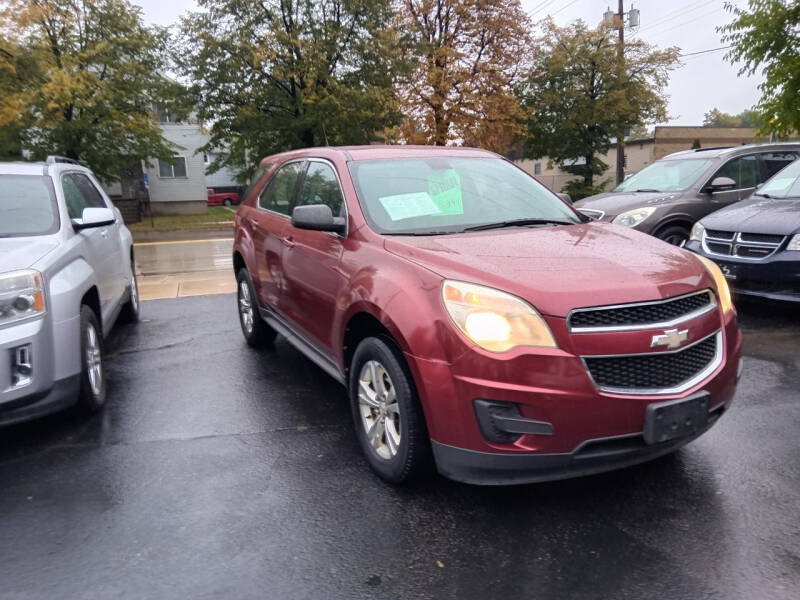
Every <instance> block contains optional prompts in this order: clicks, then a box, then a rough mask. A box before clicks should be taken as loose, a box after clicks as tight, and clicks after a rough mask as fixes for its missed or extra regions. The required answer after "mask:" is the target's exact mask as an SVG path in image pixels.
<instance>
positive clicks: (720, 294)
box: [695, 254, 733, 314]
mask: <svg viewBox="0 0 800 600" xmlns="http://www.w3.org/2000/svg"><path fill="white" fill-rule="evenodd" d="M695 256H696V257H697V258H699V259H700V261H701V262H702V263H703V266H704V267H705V268H706V270H707V271H708V273H709V275H711V277H713V278H714V283H715V284H716V285H717V302H719V307H720V308H721V309H722V312H723V314H728V313H729V312H730V311H731V310H733V298H731V288H730V286H729V285H728V280H727V279H725V275H723V274H722V271H721V270H720V268H719V267H718V266H717V264H716V263H715V262H713V261H711V260H708V259H707V258H706V257H705V256H700V255H699V254H695Z"/></svg>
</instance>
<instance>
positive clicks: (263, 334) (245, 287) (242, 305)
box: [236, 268, 278, 348]
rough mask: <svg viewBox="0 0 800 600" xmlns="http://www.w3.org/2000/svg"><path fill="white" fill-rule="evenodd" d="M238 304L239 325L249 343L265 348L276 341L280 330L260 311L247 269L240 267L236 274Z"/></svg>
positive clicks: (255, 346) (252, 345)
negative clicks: (268, 321)
mask: <svg viewBox="0 0 800 600" xmlns="http://www.w3.org/2000/svg"><path fill="white" fill-rule="evenodd" d="M236 284H237V285H236V304H237V306H238V308H239V311H238V312H239V325H240V326H241V327H242V335H244V339H245V341H246V342H247V344H248V345H249V346H251V347H253V348H263V347H265V346H268V345H270V344H272V342H274V341H275V336H277V335H278V332H277V331H275V330H274V329H273V328H272V327H270V326H269V325H267V324H266V323H265V322H264V319H262V318H261V315H260V314H259V312H258V302H257V301H256V293H255V291H254V290H253V282H252V281H250V275H249V274H248V273H247V269H245V268H241V269H239V273H238V274H237V275H236Z"/></svg>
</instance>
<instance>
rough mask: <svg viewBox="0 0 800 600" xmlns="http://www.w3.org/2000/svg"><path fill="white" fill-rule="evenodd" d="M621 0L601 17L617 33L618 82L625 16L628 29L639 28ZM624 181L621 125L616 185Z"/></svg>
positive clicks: (622, 68) (622, 72)
mask: <svg viewBox="0 0 800 600" xmlns="http://www.w3.org/2000/svg"><path fill="white" fill-rule="evenodd" d="M623 4H624V2H623V0H619V4H618V6H617V12H616V13H613V12H611V8H610V7H609V9H608V10H607V11H606V13H605V14H604V15H603V22H604V23H605V24H606V26H607V27H609V28H610V29H616V30H617V31H618V32H619V41H618V42H617V78H618V79H619V81H624V80H625V73H626V69H625V25H626V23H625V15H626V14H627V16H628V23H627V25H628V26H629V27H638V26H639V11H638V10H637V9H635V8H633V7H631V10H630V11H629V12H627V13H626V12H625V7H624V5H623ZM624 179H625V127H624V126H623V124H622V123H620V124H619V127H617V185H619V184H620V183H622V181H623V180H624Z"/></svg>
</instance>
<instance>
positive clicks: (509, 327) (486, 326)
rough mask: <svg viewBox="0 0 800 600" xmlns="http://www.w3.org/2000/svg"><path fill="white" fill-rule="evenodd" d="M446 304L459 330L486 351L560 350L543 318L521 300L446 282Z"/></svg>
mask: <svg viewBox="0 0 800 600" xmlns="http://www.w3.org/2000/svg"><path fill="white" fill-rule="evenodd" d="M442 300H443V302H444V306H445V309H447V313H448V314H449V315H450V318H451V319H452V320H453V322H454V323H455V324H456V327H458V328H459V330H461V332H462V333H463V334H464V335H466V336H467V337H468V338H469V339H470V340H472V341H473V342H475V343H476V344H477V345H478V346H480V347H481V348H483V349H484V350H488V351H490V352H505V351H506V350H510V349H511V348H516V347H517V346H536V347H539V348H557V347H558V345H557V344H556V341H555V339H554V338H553V334H552V332H551V331H550V328H549V327H548V326H547V323H546V322H545V321H544V319H543V318H542V317H541V315H540V314H539V313H538V312H536V309H535V308H533V307H532V306H531V305H530V304H528V303H527V302H525V301H524V300H522V299H521V298H517V297H516V296H512V295H511V294H507V293H505V292H501V291H500V290H496V289H493V288H490V287H485V286H482V285H475V284H472V283H464V282H461V281H449V280H445V281H444V282H443V283H442Z"/></svg>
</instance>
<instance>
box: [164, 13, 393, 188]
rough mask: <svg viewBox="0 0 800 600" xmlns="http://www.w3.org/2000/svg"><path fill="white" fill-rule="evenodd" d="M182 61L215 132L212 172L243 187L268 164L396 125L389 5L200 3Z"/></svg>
mask: <svg viewBox="0 0 800 600" xmlns="http://www.w3.org/2000/svg"><path fill="white" fill-rule="evenodd" d="M199 4H200V6H201V8H202V9H203V10H202V11H200V12H195V13H191V14H189V15H188V16H187V17H185V18H184V19H182V25H181V35H180V38H179V44H178V46H177V47H176V57H177V58H176V60H177V62H178V64H179V68H180V70H181V72H182V74H183V75H184V76H186V77H187V78H189V79H191V80H192V81H194V82H196V83H195V91H196V93H197V94H198V97H199V98H200V112H199V115H200V117H201V118H203V119H206V120H208V121H209V122H210V123H211V129H210V132H211V139H210V141H209V143H208V145H207V146H206V149H207V150H212V151H214V152H215V153H217V158H216V159H215V161H214V162H213V163H212V165H211V169H212V170H216V169H219V168H221V167H223V166H230V167H233V168H235V169H237V170H241V172H242V178H243V179H246V178H248V177H249V175H250V174H251V173H252V172H253V170H254V164H255V163H256V162H257V160H258V159H259V158H261V157H263V156H266V155H269V154H273V153H275V152H280V151H284V150H289V149H292V148H303V147H308V146H314V145H327V144H332V145H333V144H365V143H369V142H370V141H372V140H375V139H376V138H377V137H378V134H379V133H380V132H381V131H382V130H383V129H384V127H385V126H386V125H387V124H392V123H394V122H396V121H397V119H398V113H397V105H396V101H395V98H394V92H393V89H392V82H393V73H394V69H395V64H394V56H395V48H396V43H395V42H396V40H395V34H394V31H393V30H392V29H391V28H388V27H387V24H388V23H389V21H390V20H391V15H392V12H391V5H390V2H389V0H263V1H262V2H250V1H247V0H200V2H199Z"/></svg>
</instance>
